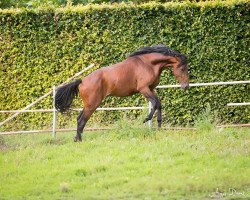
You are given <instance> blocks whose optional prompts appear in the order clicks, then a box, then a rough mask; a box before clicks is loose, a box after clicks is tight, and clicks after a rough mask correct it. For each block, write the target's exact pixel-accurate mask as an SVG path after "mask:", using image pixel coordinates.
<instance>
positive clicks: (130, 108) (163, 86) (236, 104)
mask: <svg viewBox="0 0 250 200" xmlns="http://www.w3.org/2000/svg"><path fill="white" fill-rule="evenodd" d="M93 66H94V64H91V65H90V66H88V67H87V68H85V69H84V70H82V71H81V72H79V73H77V74H75V75H74V76H72V77H71V78H69V79H68V80H67V81H65V82H64V83H62V84H60V85H59V86H58V87H60V86H62V85H64V84H65V83H67V82H69V81H71V80H73V79H74V78H76V77H77V76H79V75H81V74H82V73H84V72H85V71H87V70H89V69H91V68H92V67H93ZM248 83H250V80H247V81H229V82H210V83H190V84H189V86H190V87H199V86H216V85H235V84H248ZM177 87H181V86H180V85H159V86H157V89H163V88H177ZM55 93H56V86H53V89H52V90H51V91H49V92H48V93H46V94H45V95H43V96H41V97H40V98H38V99H37V100H36V101H34V102H32V103H31V104H29V105H28V106H26V107H25V108H23V109H21V110H1V111H0V113H15V114H14V115H12V116H11V117H9V118H7V119H6V120H4V121H2V122H1V123H0V127H1V126H2V125H4V124H5V123H7V122H8V121H10V120H11V119H13V118H15V117H16V116H17V115H19V114H20V113H30V112H32V113H34V112H53V126H52V130H30V131H11V132H0V135H6V134H19V133H42V132H52V136H53V137H55V136H56V132H62V131H72V130H75V129H56V116H57V115H56V113H57V110H56V108H55ZM50 94H53V109H36V110H28V108H30V107H32V106H33V105H35V104H36V103H38V102H39V101H41V100H42V99H44V98H45V97H47V96H49V95H50ZM227 105H228V106H241V105H250V102H243V103H228V104H227ZM142 109H148V110H149V112H150V110H151V103H149V105H148V107H109V108H97V110H142ZM72 110H82V108H81V109H72ZM148 124H149V126H151V121H149V122H148ZM231 126H233V127H234V126H235V125H231ZM242 126H250V124H243V125H242ZM101 129H102V128H101ZM86 130H99V129H92V128H89V129H86Z"/></svg>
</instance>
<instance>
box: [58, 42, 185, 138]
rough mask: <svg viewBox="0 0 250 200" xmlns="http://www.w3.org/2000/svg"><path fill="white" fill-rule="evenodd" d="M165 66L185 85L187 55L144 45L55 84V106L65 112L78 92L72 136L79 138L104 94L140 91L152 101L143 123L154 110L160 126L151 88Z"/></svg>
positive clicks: (160, 46)
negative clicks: (111, 62) (78, 108)
mask: <svg viewBox="0 0 250 200" xmlns="http://www.w3.org/2000/svg"><path fill="white" fill-rule="evenodd" d="M169 67H172V71H173V74H174V76H175V78H176V79H177V80H178V81H179V83H180V84H181V87H182V88H183V89H188V87H189V77H188V63H187V57H186V56H185V55H183V54H181V53H179V52H177V51H174V50H171V49H170V48H169V47H167V46H165V45H154V46H147V47H143V48H140V49H139V50H137V51H135V52H133V53H132V54H130V55H129V56H128V58H127V59H125V60H124V61H122V62H120V63H117V64H114V65H112V66H108V67H103V68H100V69H97V70H95V71H94V72H92V73H91V74H89V75H87V76H86V77H85V78H83V79H78V80H75V81H74V82H72V83H69V84H67V85H64V86H62V87H59V88H58V89H57V92H56V98H55V106H56V109H57V110H58V111H60V112H65V111H66V110H67V109H69V108H70V106H71V104H72V101H73V99H74V98H75V97H76V95H77V94H78V93H80V97H81V99H82V101H83V104H84V108H83V110H82V111H81V112H80V115H79V116H78V117H77V134H76V136H75V139H74V140H75V141H82V137H81V134H82V132H83V129H84V127H85V125H86V123H87V121H88V119H89V118H90V116H91V115H92V113H93V112H94V111H95V110H96V109H97V107H98V106H99V105H100V103H101V101H102V100H103V99H104V98H105V97H106V96H108V95H110V96H117V97H126V96H131V95H133V94H135V93H141V94H142V95H143V96H144V97H145V98H146V99H147V100H148V101H150V102H151V103H152V109H151V112H150V113H149V115H148V116H147V117H146V119H145V120H144V123H145V122H147V121H148V120H151V119H152V117H153V115H154V113H155V111H156V110H157V122H158V127H159V128H160V127H161V122H162V112H161V109H162V106H161V102H160V100H159V99H158V97H157V96H156V94H155V92H154V88H155V87H156V86H157V85H158V84H159V82H160V75H161V72H162V70H164V69H166V68H169Z"/></svg>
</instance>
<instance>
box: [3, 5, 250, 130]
mask: <svg viewBox="0 0 250 200" xmlns="http://www.w3.org/2000/svg"><path fill="white" fill-rule="evenodd" d="M249 7H250V2H249V1H247V0H241V1H227V2H200V3H166V4H160V3H148V4H142V5H127V4H121V5H101V6H100V5H99V6H97V5H89V6H85V7H80V6H78V7H65V8H57V9H55V8H44V9H35V10H28V9H23V10H20V9H16V10H14V9H13V10H0V24H1V25H0V68H1V70H0V77H1V79H0V91H1V95H0V109H1V110H6V109H20V108H22V107H24V106H26V105H27V104H29V103H31V102H32V101H34V100H35V99H37V98H38V97H40V96H41V95H42V94H44V93H45V92H47V91H48V90H50V88H51V87H52V85H54V84H59V83H61V82H63V81H65V80H66V79H67V78H68V77H70V76H72V75H73V74H75V73H76V72H78V71H80V70H81V69H83V68H84V67H86V66H87V65H89V64H90V63H95V64H96V67H95V68H98V67H102V66H107V65H110V64H112V63H116V62H119V61H121V60H123V59H125V58H126V56H127V55H128V54H129V53H131V52H133V51H135V50H137V49H138V48H139V47H141V46H146V45H152V44H160V43H163V44H166V45H168V46H170V47H171V48H172V49H175V50H179V51H180V52H182V53H184V54H187V55H188V57H189V63H190V64H189V66H190V82H193V83H194V82H214V81H231V80H249V78H250V66H249V61H250V58H249V55H250V53H249V40H250V39H249V38H250V32H249V26H250V23H249V22H250V15H249ZM175 83H176V81H175V79H174V77H173V75H172V74H171V72H170V71H166V72H164V73H163V74H162V78H161V84H175ZM249 90H250V87H249V84H248V85H247V84H245V85H235V86H210V87H196V88H190V89H189V90H188V91H187V92H183V91H182V90H181V89H164V90H163V89H161V90H157V93H158V96H159V97H160V99H161V101H162V104H163V109H164V123H171V124H183V125H186V124H190V123H191V124H192V123H193V121H194V119H195V117H196V116H197V115H198V114H199V113H200V112H201V111H202V110H203V109H204V108H205V107H206V106H207V105H210V107H211V110H212V111H213V112H216V113H217V115H218V118H219V119H221V120H222V121H223V122H224V123H246V122H249V118H250V117H249V107H247V106H242V107H227V106H226V104H227V103H229V102H244V101H249ZM78 104H80V101H78ZM144 104H145V100H144V99H143V98H142V97H141V96H140V95H135V96H133V97H128V98H111V97H108V98H107V99H106V100H105V101H104V102H103V104H102V106H127V105H144ZM49 107H51V98H47V99H45V100H44V101H42V102H41V103H40V104H39V105H37V106H36V108H49ZM131 115H132V116H134V117H135V116H137V115H138V113H137V112H131ZM6 117H7V116H6V115H2V114H1V115H0V120H1V121H2V120H3V119H4V118H6ZM117 117H119V114H117V112H107V113H105V114H103V115H102V116H100V118H101V119H105V120H107V118H108V119H110V120H114V119H116V118H117ZM20 118H22V120H23V122H24V123H23V124H25V127H26V128H30V127H36V126H38V125H39V126H41V125H42V126H43V125H44V124H48V123H50V120H51V116H48V114H23V115H22V117H20ZM20 118H19V119H20ZM64 122H65V121H64ZM64 122H62V124H63V123H64ZM16 123H17V122H16ZM10 126H12V127H13V123H12V124H11V125H10ZM16 126H18V124H16ZM16 126H15V127H16Z"/></svg>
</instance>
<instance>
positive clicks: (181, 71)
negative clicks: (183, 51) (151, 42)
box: [173, 55, 189, 90]
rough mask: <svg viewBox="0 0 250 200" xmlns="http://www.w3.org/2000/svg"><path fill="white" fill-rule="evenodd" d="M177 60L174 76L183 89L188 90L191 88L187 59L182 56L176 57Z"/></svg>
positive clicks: (174, 66)
mask: <svg viewBox="0 0 250 200" xmlns="http://www.w3.org/2000/svg"><path fill="white" fill-rule="evenodd" d="M176 60H177V61H176V63H175V64H174V65H173V74H174V76H175V78H176V79H177V80H178V81H179V83H180V84H181V87H182V88H183V89H184V90H186V89H188V88H189V77H188V64H187V57H186V56H184V55H181V56H178V57H176Z"/></svg>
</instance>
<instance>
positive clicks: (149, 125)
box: [148, 101, 152, 128]
mask: <svg viewBox="0 0 250 200" xmlns="http://www.w3.org/2000/svg"><path fill="white" fill-rule="evenodd" d="M151 109H152V103H151V102H150V101H149V102H148V114H149V113H150V112H151ZM148 127H149V128H151V127H152V119H150V120H148Z"/></svg>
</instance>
